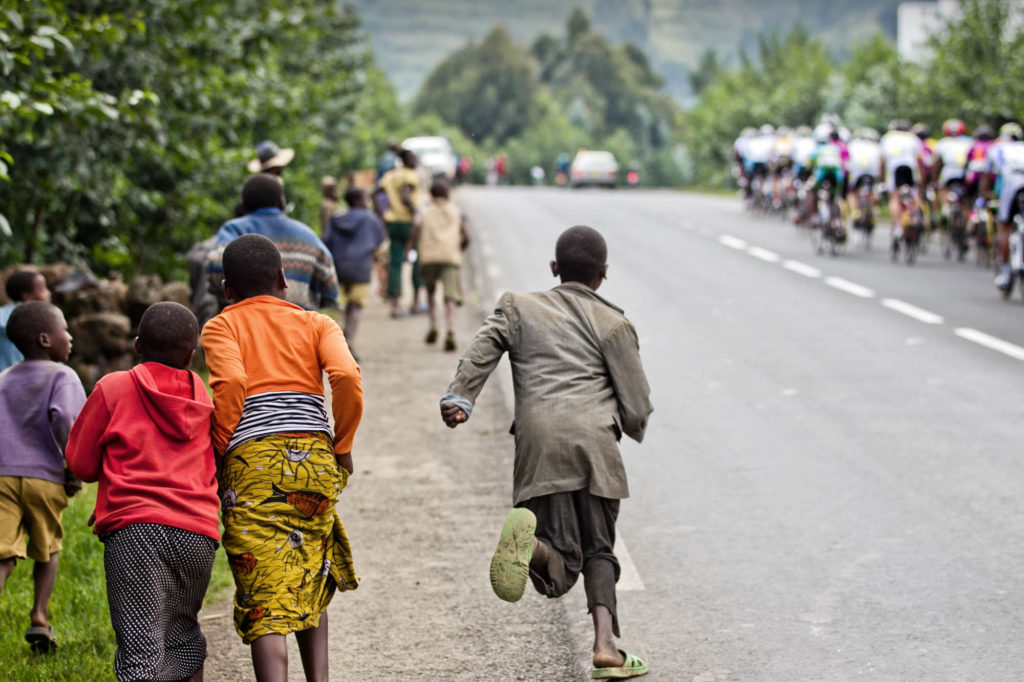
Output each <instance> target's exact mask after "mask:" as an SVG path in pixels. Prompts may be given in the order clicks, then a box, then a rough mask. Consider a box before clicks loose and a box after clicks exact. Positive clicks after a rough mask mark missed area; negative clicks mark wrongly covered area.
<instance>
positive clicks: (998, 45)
mask: <svg viewBox="0 0 1024 682" xmlns="http://www.w3.org/2000/svg"><path fill="white" fill-rule="evenodd" d="M960 7H961V12H962V15H961V17H960V18H959V19H958V20H955V21H953V22H951V23H949V24H948V25H947V26H946V27H945V29H944V30H942V31H940V32H938V33H937V34H935V35H933V36H932V38H931V39H930V40H929V41H928V47H929V49H930V52H931V59H930V60H929V63H928V65H927V67H926V70H927V72H928V80H927V82H926V83H920V86H919V87H917V88H915V92H914V93H913V94H914V95H916V96H917V97H918V98H920V99H921V100H923V102H924V103H925V106H924V107H923V111H921V112H920V114H921V117H922V118H928V119H930V120H931V121H932V122H938V121H941V120H942V119H944V118H948V117H950V116H959V117H962V118H964V119H966V120H968V121H971V122H976V123H982V122H989V123H1002V122H1003V121H1008V120H1021V119H1022V118H1024V31H1022V30H1021V29H1020V28H1017V29H1014V28H1013V27H1012V24H1011V22H1010V12H1011V9H1010V3H1009V2H1007V1H1006V0H963V2H961V3H960Z"/></svg>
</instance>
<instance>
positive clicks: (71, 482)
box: [64, 468, 84, 497]
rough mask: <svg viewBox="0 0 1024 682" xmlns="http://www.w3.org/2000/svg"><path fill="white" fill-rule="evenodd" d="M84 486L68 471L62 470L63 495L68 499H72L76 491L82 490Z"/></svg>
mask: <svg viewBox="0 0 1024 682" xmlns="http://www.w3.org/2000/svg"><path fill="white" fill-rule="evenodd" d="M83 485H84V484H83V483H82V481H80V480H79V479H78V477H77V476H75V475H74V474H73V473H71V470H70V469H67V468H65V469H64V494H65V495H67V496H68V497H74V496H75V495H77V494H78V491H80V490H81V489H82V486H83Z"/></svg>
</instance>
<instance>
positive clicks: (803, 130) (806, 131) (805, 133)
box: [796, 125, 814, 137]
mask: <svg viewBox="0 0 1024 682" xmlns="http://www.w3.org/2000/svg"><path fill="white" fill-rule="evenodd" d="M813 132H814V131H813V130H811V126H809V125H802V126H797V129H796V134H797V135H799V136H800V137H810V136H811V135H812V134H813Z"/></svg>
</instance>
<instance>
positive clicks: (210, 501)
mask: <svg viewBox="0 0 1024 682" xmlns="http://www.w3.org/2000/svg"><path fill="white" fill-rule="evenodd" d="M198 342H199V321H198V320H197V319H196V316H195V315H193V314H192V311H190V310H189V309H188V308H186V307H185V306H183V305H180V304H178V303H171V302H162V303H154V304H153V305H151V306H149V308H147V309H146V312H145V313H143V315H142V320H141V321H140V322H139V335H138V337H136V339H135V350H136V351H137V352H138V353H139V355H140V356H141V358H142V362H141V363H140V364H138V365H136V366H135V367H133V368H132V369H131V370H129V371H122V372H113V373H111V374H108V375H106V376H105V377H103V378H102V379H100V380H99V383H97V384H96V388H95V389H94V390H93V392H92V394H91V395H90V396H89V399H88V400H86V402H85V407H83V408H82V411H81V413H80V414H79V416H78V419H77V420H76V421H75V425H74V427H73V428H72V429H71V436H70V438H69V439H68V451H67V459H68V467H69V468H70V469H71V471H72V472H73V473H75V474H76V475H78V476H79V477H81V478H82V480H84V481H88V482H92V481H99V489H98V490H97V493H96V509H95V512H94V518H95V524H96V531H95V532H96V534H97V535H98V536H99V539H100V541H101V542H102V543H103V566H104V572H105V573H106V583H107V603H108V604H109V606H110V621H111V624H112V625H113V627H114V634H115V635H116V637H117V651H116V653H115V654H114V674H115V675H116V677H117V679H118V680H189V681H190V682H192V681H198V680H202V679H203V666H204V662H205V661H206V638H205V637H204V636H203V632H202V630H201V629H200V627H199V621H198V618H197V616H198V615H199V609H200V608H202V605H203V598H204V597H205V596H206V589H207V587H208V586H209V584H210V573H211V571H212V570H213V559H214V556H215V555H216V553H217V542H218V540H220V528H219V525H220V514H219V513H218V512H219V511H220V500H219V499H218V497H217V463H216V461H215V460H214V456H213V445H212V441H211V439H210V415H211V414H212V413H213V402H212V401H211V400H210V394H209V393H207V391H206V386H205V385H204V384H203V380H202V379H200V378H199V376H198V375H197V374H195V373H194V372H192V371H190V370H189V369H188V367H189V365H190V364H192V358H193V356H194V355H195V352H196V346H197V344H198Z"/></svg>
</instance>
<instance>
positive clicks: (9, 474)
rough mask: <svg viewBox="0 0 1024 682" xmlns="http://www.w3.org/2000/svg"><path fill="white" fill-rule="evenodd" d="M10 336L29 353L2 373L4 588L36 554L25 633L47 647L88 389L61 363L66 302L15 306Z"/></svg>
mask: <svg viewBox="0 0 1024 682" xmlns="http://www.w3.org/2000/svg"><path fill="white" fill-rule="evenodd" d="M7 337H8V338H9V339H10V340H11V341H12V342H13V343H14V345H15V346H17V348H18V350H19V351H21V353H22V355H24V356H25V359H24V360H22V361H21V362H19V363H17V364H15V365H13V366H11V367H9V368H8V369H6V370H4V371H3V372H2V373H0V434H3V438H2V439H0V591H2V590H3V587H4V583H6V582H7V578H8V576H10V574H11V571H12V570H14V563H15V561H17V560H18V559H25V558H26V557H31V558H32V560H33V561H35V566H34V567H33V569H32V577H33V580H34V583H35V599H34V602H33V604H32V611H31V613H30V614H29V618H30V625H29V628H28V630H27V631H26V632H25V639H26V640H27V641H28V643H29V644H30V645H31V646H32V648H33V649H34V650H36V651H41V652H47V651H50V650H51V649H53V648H54V647H56V646H57V638H56V636H54V634H53V627H51V626H50V616H49V604H50V595H52V594H53V585H54V582H55V580H56V578H57V554H58V552H60V549H61V539H62V538H63V537H64V529H63V528H62V527H61V523H60V517H61V512H62V511H63V510H64V508H65V507H67V506H68V498H69V497H71V496H72V495H74V494H75V493H77V492H78V491H79V490H80V489H81V487H82V483H81V481H78V480H77V479H75V478H74V477H73V476H71V475H70V474H69V472H68V471H67V469H66V468H65V466H64V447H65V446H66V445H67V442H68V433H69V432H70V431H71V424H72V423H73V422H74V421H75V417H76V416H78V412H79V410H81V409H82V405H83V404H84V403H85V390H84V389H83V388H82V382H81V380H80V379H79V378H78V375H77V374H75V372H74V371H73V370H72V369H71V368H70V367H68V366H67V365H65V364H62V363H64V362H66V361H67V359H68V355H69V354H70V353H71V335H70V334H68V326H67V323H66V322H65V321H64V315H63V314H62V313H61V311H60V309H59V308H57V307H56V306H54V305H51V304H49V303H44V302H43V301H32V302H29V303H23V304H22V305H20V306H18V307H17V308H15V309H14V312H12V313H11V317H10V320H8V323H7ZM26 535H27V536H28V552H27V553H26V551H25V540H26Z"/></svg>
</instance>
